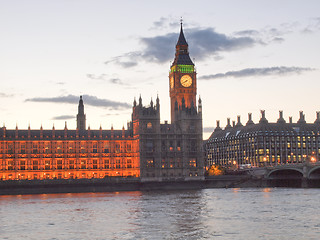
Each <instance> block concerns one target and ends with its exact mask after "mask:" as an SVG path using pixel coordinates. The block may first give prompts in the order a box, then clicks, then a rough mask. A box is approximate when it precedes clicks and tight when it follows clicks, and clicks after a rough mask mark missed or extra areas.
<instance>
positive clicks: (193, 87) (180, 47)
mask: <svg viewBox="0 0 320 240" xmlns="http://www.w3.org/2000/svg"><path fill="white" fill-rule="evenodd" d="M196 80H197V76H196V70H195V67H194V63H193V62H192V60H191V59H190V56H189V51H188V43H187V41H186V39H185V37H184V34H183V29H182V22H181V29H180V35H179V39H178V42H177V45H176V54H175V58H174V61H173V63H172V65H171V68H170V73H169V87H170V99H171V122H172V123H173V122H174V121H175V114H174V111H175V107H178V108H181V107H182V105H184V107H187V108H190V107H191V106H194V107H195V106H196V95H197V81H196Z"/></svg>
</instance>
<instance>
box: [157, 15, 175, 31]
mask: <svg viewBox="0 0 320 240" xmlns="http://www.w3.org/2000/svg"><path fill="white" fill-rule="evenodd" d="M179 26H180V23H179V22H177V21H176V18H172V17H161V18H160V19H159V20H157V21H154V22H153V24H152V27H151V30H158V29H160V30H161V29H167V28H170V29H172V28H178V27H179Z"/></svg>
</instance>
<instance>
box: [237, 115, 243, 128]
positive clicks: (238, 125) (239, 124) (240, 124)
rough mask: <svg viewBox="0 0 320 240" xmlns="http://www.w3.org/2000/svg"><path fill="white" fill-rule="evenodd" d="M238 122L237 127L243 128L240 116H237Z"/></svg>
mask: <svg viewBox="0 0 320 240" xmlns="http://www.w3.org/2000/svg"><path fill="white" fill-rule="evenodd" d="M237 119H238V122H237V127H242V123H241V121H240V115H238V116H237Z"/></svg>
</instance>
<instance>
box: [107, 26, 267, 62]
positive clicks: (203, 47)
mask: <svg viewBox="0 0 320 240" xmlns="http://www.w3.org/2000/svg"><path fill="white" fill-rule="evenodd" d="M159 24H160V23H159ZM185 35H186V38H187V41H188V44H189V45H190V46H192V47H191V48H190V52H191V55H192V57H195V58H196V59H197V60H204V59H206V58H208V57H211V56H213V57H216V56H218V55H219V53H221V52H228V51H236V50H240V49H244V48H249V47H253V46H254V45H255V44H261V42H260V40H259V41H257V40H256V39H254V38H252V37H248V36H246V37H242V36H241V37H237V36H227V35H225V34H222V33H218V32H216V31H215V30H214V29H213V28H205V29H200V28H190V29H186V30H185ZM178 37H179V34H178V33H177V32H175V33H167V34H164V35H158V36H154V37H141V38H140V43H141V44H142V46H143V49H142V50H141V51H136V52H129V53H126V54H123V55H121V56H117V57H114V58H112V59H111V60H109V61H106V62H105V64H110V63H114V64H117V65H120V66H122V67H124V68H130V67H134V66H136V65H137V64H138V62H139V61H145V62H152V63H164V62H169V61H170V60H172V59H173V51H174V46H175V44H176V42H177V40H178Z"/></svg>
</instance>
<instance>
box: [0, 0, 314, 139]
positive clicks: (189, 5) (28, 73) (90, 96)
mask: <svg viewBox="0 0 320 240" xmlns="http://www.w3.org/2000/svg"><path fill="white" fill-rule="evenodd" d="M319 9H320V1H318V0H309V1H307V2H303V1H298V0H291V1H289V0H283V1H274V0H269V1H254V0H251V1H249V0H243V1H236V0H228V1H223V2H222V1H215V0H214V1H212V0H208V1H205V0H204V1H188V0H184V1H158V2H155V1H107V0H104V1H102V0H96V1H89V0H55V1H48V0H44V1H43V0H29V1H18V0H11V1H5V0H1V1H0V31H1V38H0V53H1V54H0V83H1V88H0V101H1V105H0V113H1V114H0V122H1V125H2V124H5V126H6V127H7V128H8V129H13V128H15V127H16V125H18V127H19V129H26V128H27V127H28V125H29V124H30V126H31V128H32V129H40V126H41V124H42V126H43V128H44V129H51V128H52V126H53V124H54V125H55V128H56V129H62V128H64V125H65V121H67V124H68V128H69V129H75V128H76V118H75V116H76V114H77V104H78V101H79V96H80V95H83V100H84V104H85V113H86V116H87V126H90V127H91V129H98V128H99V127H100V125H101V126H102V128H103V129H110V128H111V126H112V125H113V126H114V128H115V129H121V128H122V126H126V125H127V122H128V121H130V118H131V112H132V102H133V100H134V97H136V98H137V99H138V98H139V95H140V94H141V96H142V100H143V104H144V105H149V103H150V100H151V98H152V99H153V100H154V101H155V99H156V97H157V94H158V95H159V98H160V107H161V122H164V121H165V120H170V109H169V107H170V101H169V79H168V75H169V67H170V62H171V61H173V59H174V54H175V44H176V41H177V39H178V35H179V30H180V18H181V17H182V18H183V26H184V33H185V37H186V40H187V41H188V44H189V50H190V56H191V58H192V59H193V58H194V62H195V65H196V69H197V77H198V96H199V95H200V96H201V98H202V103H203V126H204V138H207V137H208V136H209V134H210V131H212V130H213V127H214V126H215V124H216V120H220V125H221V126H222V127H224V126H225V125H226V121H227V118H228V117H230V118H231V120H236V119H237V115H240V116H241V122H242V124H245V123H246V122H247V120H248V113H252V115H253V121H254V122H257V121H258V120H259V118H260V110H262V109H264V110H266V117H267V119H268V120H269V122H275V121H276V120H277V118H278V114H279V113H278V111H279V110H283V112H284V118H285V120H286V121H288V118H289V116H293V121H294V122H296V121H297V120H298V118H299V111H301V110H303V111H304V113H305V115H306V121H307V122H314V120H315V117H316V111H320V100H319V93H318V92H319V91H318V89H320V72H319V69H320V54H319V52H320V47H319V44H320V14H319Z"/></svg>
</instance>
